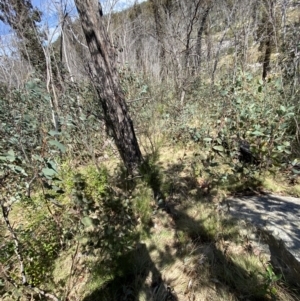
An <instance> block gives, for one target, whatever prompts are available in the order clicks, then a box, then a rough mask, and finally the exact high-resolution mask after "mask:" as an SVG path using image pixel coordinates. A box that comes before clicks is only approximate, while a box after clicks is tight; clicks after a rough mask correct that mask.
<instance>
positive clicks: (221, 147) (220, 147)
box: [213, 145, 224, 152]
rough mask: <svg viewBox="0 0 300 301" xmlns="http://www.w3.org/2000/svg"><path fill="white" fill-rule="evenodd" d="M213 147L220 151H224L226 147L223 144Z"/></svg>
mask: <svg viewBox="0 0 300 301" xmlns="http://www.w3.org/2000/svg"><path fill="white" fill-rule="evenodd" d="M213 149H214V150H216V151H219V152H223V151H224V147H223V146H222V145H215V146H213Z"/></svg>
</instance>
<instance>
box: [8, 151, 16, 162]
mask: <svg viewBox="0 0 300 301" xmlns="http://www.w3.org/2000/svg"><path fill="white" fill-rule="evenodd" d="M6 159H7V160H8V161H10V162H13V161H15V160H16V155H15V152H14V151H13V150H12V149H11V150H9V151H8V152H7V156H6Z"/></svg>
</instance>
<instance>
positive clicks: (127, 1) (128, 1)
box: [0, 0, 145, 39]
mask: <svg viewBox="0 0 300 301" xmlns="http://www.w3.org/2000/svg"><path fill="white" fill-rule="evenodd" d="M0 1H1V0H0ZM31 1H32V4H33V6H35V7H38V8H39V9H40V10H41V11H42V12H43V22H42V23H43V25H45V26H46V27H47V28H48V29H49V30H50V31H53V30H54V29H55V27H56V26H57V23H58V22H57V20H58V18H57V10H56V9H55V6H57V5H58V3H60V1H55V0H31ZM143 1H145V0H139V1H138V2H143ZM63 2H64V3H67V7H68V12H69V15H70V16H75V15H76V13H77V12H76V8H75V6H74V1H73V0H63ZM134 2H135V0H101V3H102V6H103V9H104V10H105V8H108V7H110V5H111V4H112V3H116V4H115V5H114V9H115V10H122V9H124V8H126V7H128V6H130V5H133V3H134ZM10 33H11V31H10V28H9V26H7V25H5V24H3V23H2V22H1V21H0V38H1V36H2V39H3V37H4V36H6V35H9V34H10Z"/></svg>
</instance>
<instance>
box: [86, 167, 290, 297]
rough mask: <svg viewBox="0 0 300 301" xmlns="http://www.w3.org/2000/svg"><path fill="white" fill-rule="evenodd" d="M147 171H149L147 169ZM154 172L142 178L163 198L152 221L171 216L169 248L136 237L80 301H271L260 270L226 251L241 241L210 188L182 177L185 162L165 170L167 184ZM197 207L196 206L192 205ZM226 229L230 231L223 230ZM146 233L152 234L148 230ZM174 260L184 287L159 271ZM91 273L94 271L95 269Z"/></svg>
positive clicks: (250, 252) (247, 249) (244, 247)
mask: <svg viewBox="0 0 300 301" xmlns="http://www.w3.org/2000/svg"><path fill="white" fill-rule="evenodd" d="M147 168H149V169H151V166H149V165H148V167H147ZM157 168H158V167H157V165H156V167H155V169H154V172H153V173H151V170H149V172H150V174H151V176H150V177H149V178H148V180H147V179H146V180H145V181H146V182H147V183H148V185H149V186H150V187H151V189H152V190H153V191H154V193H153V195H154V196H155V197H156V199H157V198H159V199H163V202H157V203H156V210H154V212H155V214H154V216H153V218H152V219H153V220H154V219H156V220H160V219H161V218H162V216H163V215H165V216H168V217H169V219H168V221H169V224H170V225H169V227H172V228H173V229H174V237H173V245H170V246H166V247H165V248H164V251H161V249H160V250H158V247H157V246H156V245H155V244H152V245H151V246H150V247H149V246H147V245H146V244H145V243H144V242H143V240H142V239H141V238H140V237H139V238H138V239H137V240H136V241H135V244H133V246H132V250H131V251H127V252H125V251H124V254H123V255H122V256H120V257H119V258H117V259H116V267H117V268H116V271H117V273H114V276H113V277H112V278H111V279H109V280H108V281H106V282H105V284H103V285H100V286H99V288H97V289H96V290H94V291H93V292H91V293H90V294H89V295H88V296H86V297H85V298H84V301H92V300H104V301H105V300H112V301H113V300H130V301H131V300H132V301H133V300H147V301H167V300H178V301H180V300H195V298H196V297H195V296H196V295H197V294H198V293H199V294H201V290H203V289H204V288H206V289H208V290H209V292H210V294H212V295H213V294H214V295H215V299H214V300H217V299H220V296H225V299H226V296H227V297H228V298H231V299H232V300H241V299H243V300H245V299H247V300H270V297H275V296H274V295H272V293H271V291H270V288H271V285H273V284H271V285H270V286H266V281H265V279H262V277H261V275H260V274H259V270H257V271H256V272H253V271H251V270H249V269H248V268H247V266H245V265H242V264H241V263H240V262H239V261H238V260H235V259H236V258H234V256H233V255H234V254H232V253H230V247H231V246H230V243H229V242H230V240H234V241H236V240H238V239H240V237H239V235H240V234H239V232H238V229H237V228H235V227H234V225H235V222H234V220H233V218H226V219H223V218H221V215H222V213H220V212H219V211H218V207H217V206H215V204H213V203H212V198H213V196H212V195H211V194H210V190H206V189H204V187H203V186H201V185H199V182H198V181H197V179H196V178H195V177H193V176H190V175H188V174H184V175H183V174H182V171H183V169H184V162H180V163H175V164H170V165H169V166H168V167H167V168H166V169H164V170H163V173H164V175H165V179H164V182H165V183H162V180H161V179H162V178H161V175H160V173H161V172H162V171H159V170H158V169H157ZM257 185H260V183H257ZM254 186H255V185H254ZM157 201H159V200H157ZM195 204H198V205H200V206H199V207H197V206H196V207H195ZM206 207H207V208H210V210H207V214H204V215H203V214H199V212H195V214H194V216H193V215H191V214H189V213H188V212H189V210H190V209H191V208H200V209H201V208H203V210H205V208H206ZM200 209H199V210H200ZM196 211H197V210H196ZM214 223H218V229H219V230H218V231H219V232H218V231H216V230H215V229H214ZM155 224H156V222H155V221H154V222H153V225H154V226H155ZM210 224H211V225H212V226H211V228H210V227H209V225H210ZM226 227H227V228H228V229H229V228H230V227H231V228H232V230H231V231H227V232H226V231H224V232H222V229H224V228H226ZM220 229H221V230H220ZM148 231H149V233H150V229H148ZM149 235H151V234H149ZM237 248H238V247H237ZM239 248H240V249H241V250H242V251H241V252H242V253H243V254H246V255H247V254H248V255H249V256H250V255H253V249H252V248H251V242H249V241H247V243H242V244H241V246H239ZM153 250H156V251H157V253H158V258H156V259H153V257H151V252H152V251H153ZM174 250H176V252H174ZM187 258H192V261H191V262H190V263H186V260H187ZM249 260H250V259H249ZM175 261H179V262H181V266H180V269H181V275H180V274H178V275H176V276H175V275H174V277H179V278H180V277H182V278H183V279H190V281H188V283H186V288H185V289H183V288H182V287H179V286H173V283H178V282H176V281H175V282H174V281H173V282H172V281H170V280H169V279H167V278H165V276H164V274H163V273H162V269H163V268H162V267H163V266H164V264H167V265H172V264H173V263H175ZM249 264H251V263H249ZM94 272H95V273H97V269H95V271H94ZM171 282H172V285H171V284H170V283H171ZM190 283H193V284H191V285H190ZM274 285H275V284H274ZM271 295H272V296H271ZM211 298H213V296H211ZM221 299H222V298H221ZM290 300H292V299H290ZM294 300H296V299H294Z"/></svg>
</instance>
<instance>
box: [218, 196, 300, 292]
mask: <svg viewBox="0 0 300 301" xmlns="http://www.w3.org/2000/svg"><path fill="white" fill-rule="evenodd" d="M222 209H223V210H224V211H225V212H226V213H228V214H230V215H231V216H233V217H235V218H238V219H239V220H245V221H248V222H250V223H251V224H252V225H254V226H255V227H256V229H257V234H258V236H257V237H258V239H261V240H263V241H264V242H265V243H267V244H268V246H269V252H270V255H271V261H272V263H273V265H274V266H275V267H277V268H278V269H280V270H281V272H282V274H283V275H284V276H285V277H286V279H287V280H290V281H292V282H293V283H294V284H296V285H298V286H300V199H298V198H293V197H284V196H278V195H258V196H245V197H235V198H230V199H227V200H226V201H225V202H224V203H223V207H222Z"/></svg>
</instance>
